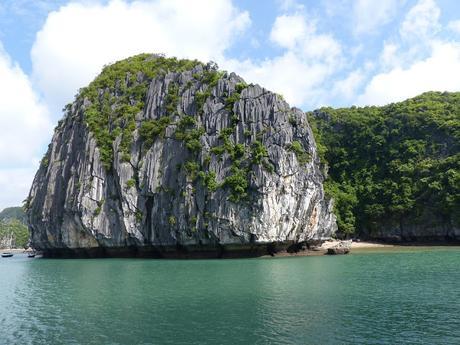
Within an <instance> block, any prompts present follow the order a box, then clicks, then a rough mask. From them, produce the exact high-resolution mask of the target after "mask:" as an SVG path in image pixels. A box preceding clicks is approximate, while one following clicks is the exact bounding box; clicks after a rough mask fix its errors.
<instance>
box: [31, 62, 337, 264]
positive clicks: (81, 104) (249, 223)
mask: <svg viewBox="0 0 460 345" xmlns="http://www.w3.org/2000/svg"><path fill="white" fill-rule="evenodd" d="M203 68H207V67H206V66H204V65H198V66H196V67H195V68H194V69H193V70H191V71H185V72H180V73H176V72H168V73H165V74H163V75H160V76H157V77H155V78H153V79H152V80H150V81H149V85H148V90H147V93H146V95H145V102H144V103H145V106H144V108H143V110H142V111H140V112H139V113H138V114H137V115H136V117H135V118H136V121H135V124H136V126H135V127H136V128H135V130H134V131H133V134H132V135H133V141H132V143H131V145H130V148H129V151H130V152H129V156H130V157H129V158H130V159H129V161H125V160H123V159H122V154H121V152H120V145H121V144H120V141H121V137H118V138H117V139H116V140H114V141H113V152H114V156H113V163H112V166H111V167H110V168H109V169H107V168H105V167H104V165H103V164H102V160H101V150H100V148H99V146H98V142H97V140H96V137H95V135H94V133H92V132H91V131H90V130H89V126H88V125H87V123H86V120H85V110H86V109H87V107H88V106H89V104H90V101H89V100H88V99H78V98H77V100H76V101H75V102H74V103H73V104H72V106H71V107H68V108H67V111H66V114H65V116H64V118H63V120H61V121H60V123H59V125H58V126H57V128H56V130H55V133H54V136H53V139H52V142H51V144H50V146H49V149H48V152H47V153H46V156H45V158H44V162H45V163H42V165H41V167H40V169H39V170H38V172H37V174H36V177H35V179H34V182H33V185H32V187H31V191H30V195H29V199H28V204H29V205H28V206H29V211H28V216H29V224H30V231H31V242H32V245H33V247H34V248H36V249H39V250H42V251H44V252H45V254H46V253H47V254H48V255H80V254H81V255H152V256H160V257H163V256H181V254H183V255H186V256H187V255H189V254H190V255H193V254H194V253H195V254H196V256H224V255H226V254H229V255H230V254H231V253H238V252H241V253H250V255H252V254H254V255H259V254H264V253H265V252H266V251H267V250H274V249H273V248H275V247H280V248H285V247H287V246H290V245H293V244H298V243H302V242H307V243H308V242H318V241H319V242H320V241H323V240H324V239H326V238H329V237H330V235H331V234H332V233H333V232H334V231H335V230H336V221H335V216H334V215H333V213H332V201H331V200H329V199H328V198H327V197H325V194H324V190H323V185H322V183H323V180H324V178H325V176H324V172H323V171H322V170H321V169H320V161H319V158H318V155H317V150H316V145H315V141H314V138H313V134H312V131H311V129H310V127H309V124H308V122H307V119H306V116H305V114H304V113H302V111H300V110H299V109H296V108H291V107H290V106H289V105H288V104H287V103H286V102H285V101H284V100H283V98H282V97H281V96H279V95H277V94H275V93H272V92H269V91H268V90H266V89H264V88H263V87H261V86H259V85H246V84H244V89H242V90H241V91H240V95H239V98H238V100H236V101H235V102H234V103H233V104H231V106H232V108H231V109H229V107H228V101H227V99H228V96H229V95H230V94H233V93H234V92H235V88H236V87H237V85H241V84H242V83H243V82H244V81H243V80H242V79H241V78H240V77H239V76H237V75H236V74H234V73H225V74H223V75H222V76H221V78H220V79H219V80H218V82H217V83H216V85H215V86H212V87H209V88H208V90H209V91H210V96H209V97H207V99H206V100H205V102H204V104H203V108H202V109H197V108H198V107H197V101H196V99H197V93H199V92H202V91H203V90H204V89H205V88H206V85H203V84H202V83H201V82H200V81H199V80H196V78H195V77H196V75H197V74H200V73H203ZM171 85H176V86H177V87H178V96H179V98H178V102H177V104H175V105H174V106H175V107H176V111H175V112H174V114H166V109H165V99H166V98H167V94H168V89H169V88H170V87H171ZM115 96H116V95H115ZM165 115H170V116H171V122H170V124H169V125H167V126H166V128H165V130H164V134H163V135H160V136H156V137H155V138H153V139H154V140H153V144H152V145H151V146H150V147H148V146H146V145H145V143H144V141H143V138H142V137H141V135H140V133H139V128H140V127H141V124H142V123H143V122H144V121H148V120H152V119H153V120H155V119H159V118H161V117H163V116H165ZM185 116H191V117H193V118H194V119H195V122H196V127H197V128H201V129H202V133H203V134H202V135H201V136H200V138H199V144H200V149H199V150H198V152H196V151H195V152H191V150H190V149H189V148H188V147H187V146H186V144H185V142H184V140H180V139H177V136H175V133H176V132H177V131H178V130H179V126H180V125H179V122H180V120H181V119H183V118H184V117H185ZM225 128H232V131H231V133H230V134H229V135H228V140H229V141H230V143H231V144H232V145H236V144H241V147H244V153H243V156H242V157H239V158H235V157H232V154H231V153H229V152H224V153H222V154H214V153H213V152H212V151H211V150H212V148H213V147H216V146H219V145H220V146H222V145H223V144H222V140H223V139H222V135H221V134H222V131H223V130H224V129H225ZM256 142H260V143H261V144H262V145H263V147H265V149H266V153H267V156H266V157H264V158H263V159H262V160H261V161H260V162H259V163H258V164H256V163H254V158H253V157H254V156H253V155H252V154H251V149H252V147H254V145H255V143H256ZM294 142H296V143H300V144H301V147H302V148H303V150H304V151H305V152H304V153H303V157H306V158H307V159H305V161H303V160H302V162H300V161H299V160H301V159H300V158H299V155H297V154H296V152H295V150H293V149H292V143H294ZM187 162H194V163H196V164H197V166H198V167H199V170H202V171H203V172H204V173H206V172H210V171H212V172H214V173H215V180H216V182H217V188H216V189H215V190H213V189H212V188H211V189H210V188H207V186H206V185H205V183H203V176H204V175H203V174H202V175H199V172H198V175H199V176H193V175H194V174H193V173H192V174H191V173H190V172H189V171H187V169H186V164H187ZM238 165H241V166H243V165H244V167H245V169H246V170H245V172H246V176H247V188H246V194H247V195H246V196H245V195H243V194H244V193H242V195H241V198H238V195H236V197H237V198H236V199H235V195H234V197H233V198H232V193H233V194H235V191H233V192H232V190H231V188H229V183H228V181H227V183H226V178H228V177H229V176H231V175H232V173H233V172H234V170H233V169H234V168H235V166H237V167H238ZM200 176H201V177H200Z"/></svg>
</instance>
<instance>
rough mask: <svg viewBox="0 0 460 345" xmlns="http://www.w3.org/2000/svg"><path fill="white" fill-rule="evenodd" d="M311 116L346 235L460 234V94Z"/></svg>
mask: <svg viewBox="0 0 460 345" xmlns="http://www.w3.org/2000/svg"><path fill="white" fill-rule="evenodd" d="M307 115H308V117H309V120H310V123H311V124H312V127H313V130H314V132H315V137H316V141H317V143H318V147H319V151H320V154H321V156H322V158H323V162H326V163H325V165H326V166H325V168H326V169H327V167H328V169H329V178H328V180H327V181H326V190H327V192H328V193H329V194H330V195H332V196H333V197H334V199H335V202H336V204H335V212H336V215H337V219H338V226H339V230H340V232H341V233H342V234H351V235H354V234H359V235H361V236H363V237H373V238H385V239H395V240H398V239H403V240H413V239H426V240H431V239H455V238H456V239H458V238H459V237H460V230H459V228H460V226H459V223H460V212H459V210H460V153H459V148H460V93H447V92H445V93H440V92H428V93H424V94H422V95H420V96H418V97H415V98H412V99H408V100H406V101H404V102H400V103H394V104H390V105H387V106H383V107H363V108H358V107H351V108H342V109H332V108H322V109H319V110H316V111H314V112H310V113H308V114H307Z"/></svg>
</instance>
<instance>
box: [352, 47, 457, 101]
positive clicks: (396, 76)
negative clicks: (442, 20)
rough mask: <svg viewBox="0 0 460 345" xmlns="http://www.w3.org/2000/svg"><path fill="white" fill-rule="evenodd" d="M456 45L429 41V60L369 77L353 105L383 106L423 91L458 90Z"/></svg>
mask: <svg viewBox="0 0 460 345" xmlns="http://www.w3.org/2000/svg"><path fill="white" fill-rule="evenodd" d="M458 75H460V43H449V42H440V41H433V42H432V54H431V56H430V57H428V58H426V59H424V60H421V61H417V62H415V63H414V64H412V65H411V66H410V67H408V68H406V69H402V68H399V67H397V68H394V69H392V70H391V71H389V72H388V73H380V74H377V75H376V76H374V77H373V78H372V80H371V81H370V83H369V84H368V85H367V87H366V89H365V91H364V93H363V94H362V95H361V96H359V97H358V99H357V104H362V105H370V104H374V105H383V104H387V103H390V102H396V101H402V100H404V99H406V98H410V97H414V96H416V95H418V94H420V93H422V92H425V91H458V90H460V79H459V78H457V76H458Z"/></svg>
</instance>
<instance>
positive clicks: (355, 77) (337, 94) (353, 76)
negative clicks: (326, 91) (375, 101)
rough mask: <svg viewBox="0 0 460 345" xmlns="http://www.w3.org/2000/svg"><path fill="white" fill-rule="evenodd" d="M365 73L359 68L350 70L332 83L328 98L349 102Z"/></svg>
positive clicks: (361, 82) (362, 80)
mask: <svg viewBox="0 0 460 345" xmlns="http://www.w3.org/2000/svg"><path fill="white" fill-rule="evenodd" d="M364 78H365V73H364V72H363V71H361V70H356V71H352V72H350V73H349V74H348V76H347V77H346V78H344V79H342V80H338V81H336V82H335V83H334V86H333V88H332V90H331V92H330V95H329V97H328V100H329V101H330V100H331V98H339V99H340V100H341V101H343V102H350V101H351V100H352V99H353V98H354V97H355V96H356V92H357V90H358V89H359V87H360V86H361V85H362V84H363V82H364Z"/></svg>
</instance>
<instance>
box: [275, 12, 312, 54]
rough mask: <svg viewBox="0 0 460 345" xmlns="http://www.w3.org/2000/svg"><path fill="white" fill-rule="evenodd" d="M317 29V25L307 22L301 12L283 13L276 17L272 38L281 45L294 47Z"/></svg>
mask: <svg viewBox="0 0 460 345" xmlns="http://www.w3.org/2000/svg"><path fill="white" fill-rule="evenodd" d="M315 30H316V28H315V25H314V24H313V23H312V22H310V23H307V21H306V19H305V17H304V16H303V15H301V14H294V15H282V16H279V17H277V18H276V19H275V23H274V24H273V27H272V30H271V32H270V39H271V41H273V42H274V43H276V44H278V45H279V46H280V47H283V48H289V49H292V48H294V47H295V46H296V45H297V44H299V43H301V42H300V41H302V40H304V39H305V38H306V37H307V36H310V35H312V34H314V32H315Z"/></svg>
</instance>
